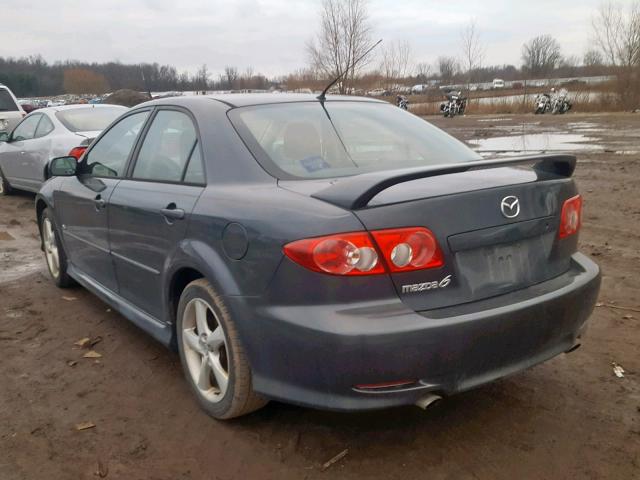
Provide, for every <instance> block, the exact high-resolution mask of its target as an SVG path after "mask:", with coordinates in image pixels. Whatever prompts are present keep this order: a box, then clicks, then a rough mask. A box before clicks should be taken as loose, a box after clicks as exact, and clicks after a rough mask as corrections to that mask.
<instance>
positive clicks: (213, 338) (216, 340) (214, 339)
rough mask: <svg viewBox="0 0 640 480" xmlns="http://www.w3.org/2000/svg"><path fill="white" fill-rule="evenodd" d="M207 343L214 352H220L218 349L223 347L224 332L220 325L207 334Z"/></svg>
mask: <svg viewBox="0 0 640 480" xmlns="http://www.w3.org/2000/svg"><path fill="white" fill-rule="evenodd" d="M207 343H208V344H209V346H210V347H211V348H213V350H214V351H215V352H217V351H218V350H220V347H221V346H222V345H224V332H223V331H222V327H221V326H220V325H218V326H217V327H216V328H215V330H214V331H213V332H211V334H209V338H208V340H207Z"/></svg>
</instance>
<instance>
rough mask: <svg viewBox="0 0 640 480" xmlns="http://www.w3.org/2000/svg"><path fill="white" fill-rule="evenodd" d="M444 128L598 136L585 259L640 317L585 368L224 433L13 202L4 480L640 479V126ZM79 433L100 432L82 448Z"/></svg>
mask: <svg viewBox="0 0 640 480" xmlns="http://www.w3.org/2000/svg"><path fill="white" fill-rule="evenodd" d="M430 121H433V122H434V123H435V124H436V125H438V126H441V127H443V128H445V129H446V130H448V131H449V132H451V133H452V134H453V135H455V136H457V137H459V138H462V139H465V140H470V139H484V138H495V137H499V136H503V135H509V136H511V135H515V134H519V133H523V132H524V133H544V132H554V133H562V132H565V133H566V132H567V131H568V130H571V131H573V133H575V134H580V135H586V134H588V137H589V138H591V139H592V140H593V141H592V143H591V144H590V146H589V147H588V148H586V150H583V151H581V152H580V153H579V158H580V163H579V167H578V169H577V172H576V178H577V180H578V182H579V185H580V188H581V191H582V193H583V195H584V198H585V222H584V226H583V230H582V233H581V243H582V247H581V248H582V249H583V251H584V252H586V253H587V254H589V255H591V256H592V257H593V258H594V259H595V260H596V261H597V262H598V263H599V264H600V265H601V267H602V270H603V272H604V278H603V283H602V291H601V295H600V302H603V303H604V304H605V305H612V306H618V307H631V308H634V309H636V310H635V311H631V310H623V309H619V308H612V307H610V306H605V305H603V306H600V307H598V308H596V310H595V312H594V314H593V316H592V319H591V328H590V332H589V335H588V336H587V338H586V341H585V342H584V344H583V346H582V348H580V349H579V350H577V351H576V352H574V353H572V354H569V355H562V356H559V357H557V358H555V359H553V360H551V361H549V362H547V363H545V364H543V365H540V366H537V367H535V368H532V369H530V370H528V371H526V372H523V373H520V374H518V375H515V376H513V377H510V378H507V379H504V380H501V381H498V382H496V383H493V384H491V385H488V386H485V387H482V388H479V389H476V390H473V391H470V392H467V393H464V394H460V395H458V396H455V397H452V398H449V399H446V400H445V401H444V402H441V403H440V404H438V405H437V406H435V407H433V408H432V409H430V410H428V411H427V412H423V411H421V410H419V409H417V408H415V407H408V408H399V409H394V410H387V411H381V412H374V413H364V414H336V413H327V412H318V411H313V410H309V409H304V408H298V407H293V406H288V405H283V404H280V403H275V402H273V403H271V404H269V405H268V406H267V407H266V408H264V409H263V410H261V411H259V412H257V413H256V414H254V415H251V416H249V417H246V418H242V419H239V420H236V421H232V422H227V423H220V422H216V421H214V420H212V419H210V418H209V417H207V416H206V415H204V414H203V413H201V412H200V410H199V409H198V407H197V406H196V403H195V401H194V400H193V398H192V397H191V395H190V392H189V391H188V389H187V385H186V383H185V382H184V381H183V379H182V372H181V370H180V366H179V363H178V357H177V355H175V354H173V353H171V352H169V351H167V350H166V349H165V348H163V347H162V346H160V345H159V344H157V343H156V342H155V341H154V340H152V339H151V338H150V337H149V336H147V335H146V334H144V333H143V332H142V331H140V330H138V329H137V328H136V327H134V326H133V325H132V324H130V323H129V322H128V321H126V320H125V319H124V318H122V317H121V316H120V315H118V314H117V313H115V312H113V311H111V310H110V309H109V307H108V306H107V305H105V304H104V303H102V302H100V301H99V300H98V299H97V298H96V297H94V296H93V295H91V294H89V293H88V292H86V291H85V290H83V289H81V288H74V289H71V290H66V291H63V290H58V289H57V288H55V287H54V286H53V284H52V283H51V282H50V281H49V280H48V278H47V276H46V275H45V271H44V262H43V261H42V259H41V254H40V252H39V251H38V243H37V241H36V238H37V237H36V231H37V229H36V225H35V222H34V213H33V209H32V205H33V196H31V195H28V194H22V195H16V196H12V197H4V198H0V479H2V480H14V479H42V478H46V479H48V480H61V479H65V480H67V479H74V480H75V479H91V478H100V477H101V476H102V477H104V476H106V477H107V478H113V479H127V480H135V479H166V480H174V479H220V480H226V479H247V478H270V479H304V478H309V479H314V478H347V479H355V478H392V479H394V478H398V479H403V480H406V479H417V478H420V479H422V478H425V479H426V478H428V479H434V480H439V479H442V480H445V479H451V480H460V479H520V478H527V479H529V478H531V479H625V480H626V479H638V478H640V286H639V284H638V279H640V221H639V220H640V199H639V198H638V195H639V193H640V189H639V188H638V183H639V180H640V153H638V150H640V116H639V115H631V114H628V115H595V116H594V115H588V116H587V115H578V114H572V115H567V116H563V117H550V116H547V117H535V116H533V115H528V116H508V117H507V116H504V117H495V116H492V117H474V116H468V117H464V118H455V119H443V118H431V119H430ZM536 122H539V123H536ZM571 140H572V141H575V138H574V137H571ZM583 140H584V139H583ZM556 141H557V139H556V138H555V137H554V138H553V140H551V141H550V144H549V145H548V147H547V148H551V149H553V148H555V146H556V145H555V143H554V142H556ZM504 144H505V143H504V140H499V141H498V145H502V146H504ZM578 144H580V141H578ZM492 145H494V146H495V144H492ZM571 148H574V147H571ZM576 148H582V149H584V148H585V147H576ZM604 150H608V152H605V151H604ZM613 152H618V153H613ZM634 152H635V153H634ZM503 153H504V152H503ZM83 337H90V338H92V339H95V338H96V337H100V338H101V341H100V342H99V343H97V344H96V345H95V346H94V350H95V351H96V352H98V353H100V354H101V355H102V356H101V358H97V359H89V358H83V354H84V353H86V352H87V350H85V349H82V348H80V347H77V346H75V345H74V342H76V341H78V340H79V339H81V338H83ZM612 362H616V363H617V364H619V365H621V366H622V367H623V368H624V370H625V373H624V377H623V378H618V377H616V376H615V375H614V373H613V366H612ZM83 422H91V423H92V424H94V425H95V427H93V428H89V429H86V430H81V431H79V430H77V429H76V425H78V424H81V423H83ZM345 449H348V453H347V455H346V456H345V457H344V458H343V459H342V460H340V461H339V462H337V463H335V464H334V465H333V466H331V467H330V468H329V469H328V470H326V471H322V469H321V466H322V464H323V463H324V462H326V461H327V460H329V459H331V458H332V457H334V456H335V455H336V454H338V453H340V452H342V451H343V450H345Z"/></svg>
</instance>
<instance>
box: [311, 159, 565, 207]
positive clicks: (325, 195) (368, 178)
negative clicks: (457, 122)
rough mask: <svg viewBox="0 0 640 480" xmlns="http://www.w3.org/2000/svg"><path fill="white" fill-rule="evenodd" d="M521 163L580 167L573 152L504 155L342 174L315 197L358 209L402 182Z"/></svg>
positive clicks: (555, 171)
mask: <svg viewBox="0 0 640 480" xmlns="http://www.w3.org/2000/svg"><path fill="white" fill-rule="evenodd" d="M520 164H534V165H533V169H534V170H536V171H538V172H541V173H547V174H551V175H560V176H564V177H570V176H571V175H573V171H574V170H575V167H576V157H575V156H573V155H529V156H522V157H514V158H507V159H505V158H500V159H494V160H480V161H477V162H462V163H453V164H449V165H438V166H434V167H419V168H408V169H402V170H386V171H381V172H373V173H365V174H362V175H354V176H350V177H340V178H338V179H336V180H335V181H334V183H333V184H332V185H331V186H330V187H327V188H325V189H323V190H321V191H319V192H317V193H314V194H313V195H312V197H314V198H317V199H318V200H323V201H325V202H328V203H331V204H333V205H336V206H338V207H342V208H345V209H348V210H358V209H361V208H364V207H366V206H367V204H368V203H369V202H370V201H371V199H373V197H375V196H376V195H377V194H378V193H380V192H382V191H383V190H386V189H387V188H389V187H392V186H394V185H397V184H399V183H404V182H409V181H411V180H417V179H420V178H428V177H436V176H439V175H448V174H451V173H460V172H466V171H468V170H480V169H485V168H495V167H503V166H509V165H520Z"/></svg>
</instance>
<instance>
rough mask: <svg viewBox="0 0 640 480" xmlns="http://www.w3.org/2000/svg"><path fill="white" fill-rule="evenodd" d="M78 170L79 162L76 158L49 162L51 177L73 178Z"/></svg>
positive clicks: (63, 158) (64, 158)
mask: <svg viewBox="0 0 640 480" xmlns="http://www.w3.org/2000/svg"><path fill="white" fill-rule="evenodd" d="M77 168H78V161H77V160H76V158H75V157H58V158H54V159H53V160H51V161H50V162H49V176H51V177H73V176H74V175H75V174H76V170H77Z"/></svg>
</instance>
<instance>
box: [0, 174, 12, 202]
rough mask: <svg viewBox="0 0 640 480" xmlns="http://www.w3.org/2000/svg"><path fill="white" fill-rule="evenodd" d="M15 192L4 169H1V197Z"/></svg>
mask: <svg viewBox="0 0 640 480" xmlns="http://www.w3.org/2000/svg"><path fill="white" fill-rule="evenodd" d="M12 193H13V188H11V185H9V181H8V180H7V179H6V178H5V176H4V174H3V173H2V170H0V197H2V196H3V195H11V194H12Z"/></svg>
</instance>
